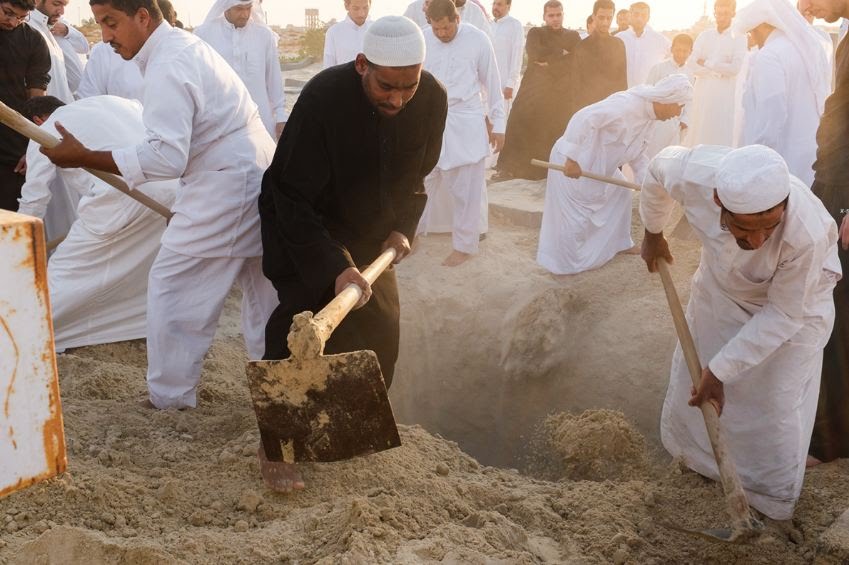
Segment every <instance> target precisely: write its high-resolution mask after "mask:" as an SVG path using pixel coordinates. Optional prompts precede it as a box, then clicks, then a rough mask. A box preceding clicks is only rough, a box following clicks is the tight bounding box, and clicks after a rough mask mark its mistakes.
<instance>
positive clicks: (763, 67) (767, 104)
mask: <svg viewBox="0 0 849 565" xmlns="http://www.w3.org/2000/svg"><path fill="white" fill-rule="evenodd" d="M733 29H734V30H735V31H736V32H738V33H740V34H744V33H747V32H748V33H749V34H750V36H751V37H752V39H754V40H755V42H756V44H757V45H758V47H759V48H760V50H759V51H758V55H757V57H754V58H753V60H752V62H751V65H750V66H749V73H748V78H747V80H746V86H745V90H744V91H743V127H742V130H741V137H740V145H756V144H757V145H766V146H767V147H771V148H772V149H775V150H776V151H777V152H778V154H779V155H781V156H782V157H784V160H785V161H786V162H787V167H788V168H789V169H790V173H791V174H793V175H794V176H796V177H798V178H799V179H801V180H802V181H803V182H804V183H805V184H807V185H808V186H810V185H811V184H813V182H814V170H813V164H814V161H815V160H816V157H817V127H818V126H819V123H820V117H821V116H822V112H823V108H824V107H825V99H826V98H827V97H828V95H829V93H830V91H831V69H830V68H829V66H828V60H827V58H826V54H825V51H824V50H823V48H822V43H821V42H820V38H819V36H818V35H817V33H816V32H815V31H814V28H813V27H811V26H810V24H808V22H806V21H805V19H804V18H803V17H802V14H800V13H799V11H798V10H797V9H796V8H794V7H793V6H792V5H791V4H789V3H788V2H787V1H786V0H755V1H754V2H753V3H751V4H749V5H747V6H746V7H745V8H743V9H741V10H740V12H739V13H738V14H737V17H736V18H734V25H733Z"/></svg>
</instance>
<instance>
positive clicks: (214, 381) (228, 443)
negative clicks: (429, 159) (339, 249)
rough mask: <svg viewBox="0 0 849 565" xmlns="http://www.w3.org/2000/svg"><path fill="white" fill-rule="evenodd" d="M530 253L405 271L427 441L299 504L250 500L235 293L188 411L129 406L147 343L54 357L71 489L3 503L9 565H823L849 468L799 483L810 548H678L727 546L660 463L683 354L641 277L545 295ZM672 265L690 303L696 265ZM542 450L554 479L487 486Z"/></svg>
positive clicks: (432, 259)
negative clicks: (660, 428)
mask: <svg viewBox="0 0 849 565" xmlns="http://www.w3.org/2000/svg"><path fill="white" fill-rule="evenodd" d="M535 245H536V232H535V231H532V230H528V229H524V228H516V227H511V226H508V225H501V224H495V225H493V228H492V230H491V231H490V234H489V237H488V238H487V240H486V242H485V245H484V248H483V253H482V255H481V256H480V257H478V258H476V259H475V260H473V261H470V262H469V263H467V264H465V265H463V266H461V267H459V268H457V269H454V270H449V269H444V268H441V267H439V262H440V261H441V260H442V258H443V257H444V256H445V255H447V253H448V251H449V247H450V239H449V238H446V237H429V238H426V239H425V240H424V241H423V242H422V245H421V248H420V250H419V252H418V253H417V254H416V255H415V256H413V257H412V258H411V259H410V260H409V261H408V262H405V263H404V264H402V265H401V267H400V269H399V280H400V285H401V295H402V345H401V359H400V361H399V366H398V369H397V371H396V378H395V384H394V385H393V389H392V392H391V397H392V401H393V406H394V407H395V410H396V413H397V414H398V416H399V418H400V420H401V421H402V422H406V423H409V424H414V423H415V424H422V427H419V426H415V425H412V426H402V429H401V436H402V441H403V443H404V445H403V446H402V447H400V448H398V449H395V450H391V451H388V452H384V453H380V454H377V455H374V456H371V457H368V458H361V459H356V460H352V461H348V462H343V463H337V464H329V465H308V466H304V468H303V471H304V475H305V480H306V482H307V485H308V490H306V491H305V492H301V493H298V494H295V495H291V496H285V495H281V494H277V493H274V492H271V491H268V490H267V489H265V488H264V486H263V484H262V482H261V480H260V478H259V471H258V466H257V461H256V456H255V453H256V449H257V447H258V432H257V430H256V422H255V419H254V415H253V411H252V408H251V405H250V399H249V394H248V389H247V384H246V382H245V374H244V364H245V361H246V359H245V353H244V347H243V345H242V343H241V340H240V339H239V337H238V302H239V296H238V293H233V295H232V296H231V297H230V300H229V301H228V303H227V304H226V305H225V309H224V317H223V319H222V326H221V328H220V331H219V335H218V336H217V337H216V340H215V342H214V344H213V348H212V350H211V351H210V354H209V356H208V358H207V359H206V360H205V362H204V371H203V377H202V384H201V388H200V391H199V407H198V408H197V409H196V410H191V411H185V412H177V411H164V412H163V411H150V410H148V409H145V408H142V407H141V406H140V405H139V404H138V401H139V400H141V399H142V398H143V397H144V395H145V383H144V375H145V365H146V360H145V350H144V344H143V343H140V342H130V343H121V344H111V345H103V346H97V347H89V348H82V349H77V350H74V351H71V352H69V353H68V354H66V355H64V356H62V357H60V360H59V370H60V379H61V388H62V400H63V409H64V415H65V423H66V432H67V436H68V444H69V472H68V473H67V474H65V475H64V476H62V477H60V478H58V479H55V480H52V481H49V482H47V483H43V484H40V485H37V486H35V487H33V488H30V489H27V490H25V491H23V492H20V493H16V494H14V495H11V496H9V497H7V498H4V499H2V500H0V564H3V565H5V564H7V563H10V564H12V563H14V564H18V563H21V564H24V563H25V564H29V563H62V564H65V563H72V564H74V563H78V564H83V563H84V564H86V565H98V564H101V563H103V564H106V563H108V564H112V563H126V564H134V565H140V564H144V565H146V564H152V563H157V564H158V563H181V562H182V563H193V564H195V563H197V564H207V563H209V564H212V563H251V564H265V563H322V564H331V563H332V564H336V563H351V564H360V563H402V564H406V563H457V564H460V563H462V564H466V563H471V564H477V563H480V564H483V563H486V564H490V563H496V564H497V563H503V564H514V563H519V564H522V563H582V564H583V563H617V564H622V563H628V564H640V565H645V564H652V563H654V564H658V565H659V564H661V563H716V564H720V563H722V564H726V563H746V564H749V563H763V564H770V565H773V564H783V563H792V564H795V563H810V562H812V561H813V559H814V556H815V552H816V548H817V547H818V545H817V544H818V543H819V542H818V540H819V537H820V536H821V534H822V533H823V532H824V531H826V529H827V528H829V527H830V526H831V525H832V524H833V523H834V522H835V520H836V519H837V517H838V516H839V515H840V514H841V513H842V512H843V510H844V509H845V508H846V507H847V506H849V461H840V462H836V463H832V464H829V465H824V466H821V467H818V468H816V469H814V470H813V471H811V472H809V473H808V475H807V477H806V484H805V489H804V491H803V493H802V498H801V500H800V503H799V506H798V508H797V513H796V516H797V521H798V526H799V528H800V530H801V531H802V533H803V534H804V535H805V542H804V543H803V544H801V545H796V544H793V543H790V542H788V541H786V540H784V539H782V538H781V537H780V536H779V535H777V534H769V535H767V536H764V537H763V538H762V539H761V540H759V541H758V542H757V543H756V544H753V545H747V546H739V547H738V546H717V545H713V544H711V543H709V542H707V541H704V540H702V539H699V538H694V537H690V536H688V535H686V534H682V533H680V532H677V531H673V530H669V529H667V528H665V527H664V525H663V524H667V523H673V524H677V525H679V526H682V527H686V528H706V527H721V526H723V525H726V524H725V510H724V507H723V503H722V500H721V498H722V497H721V490H720V488H719V486H718V485H716V484H715V483H713V482H710V481H707V480H705V479H703V478H701V477H699V476H698V475H695V474H693V473H691V472H689V471H686V470H683V469H682V468H681V467H680V466H678V465H677V464H674V463H673V464H670V463H668V462H667V461H666V459H665V458H663V457H662V454H661V455H660V456H659V455H657V453H656V452H655V450H656V448H657V443H656V440H655V439H654V438H655V437H656V429H657V423H658V418H659V412H660V406H661V403H662V400H663V393H664V390H665V387H666V381H667V378H668V370H669V365H668V364H669V359H670V358H671V353H672V349H673V347H674V344H675V339H674V334H673V331H672V328H671V322H670V320H669V314H668V312H667V311H666V305H665V302H664V298H663V291H662V289H661V287H660V283H659V281H657V280H656V279H655V278H652V277H648V276H647V275H645V274H644V272H643V271H644V267H643V266H642V264H641V263H640V262H639V259H638V258H636V257H631V256H628V257H625V256H622V257H617V258H616V259H615V260H614V261H613V262H611V263H610V264H609V265H607V266H606V267H605V268H604V269H600V270H598V271H593V272H590V273H586V274H584V275H581V276H577V277H567V278H556V277H551V276H549V275H547V274H546V273H545V272H543V271H542V270H541V269H539V268H538V267H536V266H535V264H534V259H533V258H534V252H535ZM673 252H675V253H676V254H677V259H678V261H677V264H676V267H675V276H676V277H677V280H678V282H679V288H680V289H681V290H682V291H683V290H684V289H685V288H686V286H685V282H686V280H687V279H688V277H689V275H690V274H691V273H692V270H693V269H694V268H695V263H696V261H697V260H698V250H697V249H696V248H695V247H692V246H690V247H686V246H684V245H679V244H673ZM588 409H592V410H591V411H587V412H585V411H586V410H588ZM610 410H621V412H618V413H614V412H611V411H610ZM548 414H551V416H550V417H548V419H547V420H546V415H548ZM543 420H545V424H544V425H543V427H542V429H543V430H545V431H546V432H547V435H546V434H543V435H542V436H537V437H538V438H539V437H542V438H543V439H544V445H540V443H539V441H535V442H533V441H531V437H532V435H533V431H534V430H535V429H538V428H539V426H540V424H541V423H542V421H543ZM426 430H427V431H426ZM436 434H441V435H442V436H444V437H445V438H449V439H450V440H454V441H457V442H458V443H459V445H458V443H454V442H453V441H449V440H448V439H443V437H440V435H436ZM643 437H645V440H643ZM461 447H462V449H461ZM534 448H536V451H537V452H538V453H539V454H540V457H541V460H544V461H547V462H548V463H549V466H548V467H545V468H544V470H547V471H548V472H550V474H548V475H545V474H544V473H543V472H539V473H536V475H535V476H528V475H523V474H520V473H519V472H518V471H513V470H509V469H507V468H496V467H492V466H487V465H489V464H492V463H498V464H499V466H503V467H518V466H520V462H522V461H523V460H524V456H525V455H527V453H528V452H529V451H531V450H532V449H534ZM468 453H471V455H469V454H468ZM479 461H481V462H482V463H480V462H479ZM0 464H2V462H0ZM539 477H545V478H547V479H548V480H542V479H541V478H539Z"/></svg>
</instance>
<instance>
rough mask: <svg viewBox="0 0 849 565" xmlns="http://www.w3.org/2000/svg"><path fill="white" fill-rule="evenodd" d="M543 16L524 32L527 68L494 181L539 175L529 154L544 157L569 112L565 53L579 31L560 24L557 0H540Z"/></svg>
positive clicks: (560, 8)
mask: <svg viewBox="0 0 849 565" xmlns="http://www.w3.org/2000/svg"><path fill="white" fill-rule="evenodd" d="M543 20H544V21H545V25H544V26H541V27H535V28H532V29H531V30H530V31H528V38H527V40H526V41H525V50H526V51H527V54H528V68H527V69H526V70H525V74H524V75H523V76H522V83H521V86H520V87H519V92H518V93H517V95H516V100H515V102H513V107H512V108H511V109H510V116H509V118H508V120H507V131H506V133H505V139H504V149H502V150H501V153H500V155H499V156H498V165H497V169H498V173H497V174H496V175H495V176H494V177H493V180H495V181H501V180H509V179H512V178H524V179H530V180H538V179H542V178H545V175H546V170H545V169H542V168H540V167H534V166H532V165H531V159H541V160H543V161H545V160H547V159H548V155H549V153H551V146H552V145H554V142H555V141H556V140H557V138H558V137H560V136H561V135H563V130H564V129H566V124H567V123H568V121H569V118H570V117H571V115H572V103H571V92H572V84H571V81H572V54H571V53H572V51H574V49H575V46H576V45H578V43H580V41H581V36H580V35H579V34H578V32H577V31H573V30H570V29H564V28H563V5H562V4H561V3H560V2H559V0H549V1H548V2H546V3H545V5H544V6H543Z"/></svg>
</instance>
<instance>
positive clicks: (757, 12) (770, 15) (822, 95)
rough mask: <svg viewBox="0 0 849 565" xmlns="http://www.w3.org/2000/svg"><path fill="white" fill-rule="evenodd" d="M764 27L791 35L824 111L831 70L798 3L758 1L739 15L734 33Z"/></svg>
mask: <svg viewBox="0 0 849 565" xmlns="http://www.w3.org/2000/svg"><path fill="white" fill-rule="evenodd" d="M761 24H769V25H771V26H772V27H774V28H775V29H778V30H780V31H782V32H783V33H784V34H785V35H787V39H789V40H790V43H792V44H793V47H795V48H796V51H798V53H799V56H800V57H801V58H802V62H803V63H804V67H805V72H806V73H807V76H808V82H807V84H808V86H810V88H811V89H812V90H813V92H814V96H815V97H816V100H817V106H818V107H819V108H820V109H821V108H822V107H823V105H824V104H825V99H826V98H828V96H829V94H830V93H831V67H830V66H829V63H828V54H827V53H826V50H825V48H824V47H823V42H822V40H821V38H820V36H819V35H818V34H817V32H816V30H814V28H813V26H812V25H811V24H809V23H808V22H807V20H805V18H804V17H803V16H802V14H801V13H799V10H797V9H796V7H795V3H794V4H791V3H790V2H788V1H787V0H754V2H752V3H751V4H749V5H748V6H746V7H744V8H741V9H740V10H738V11H737V15H736V16H735V17H734V23H733V24H732V31H734V32H735V33H737V34H741V35H742V34H746V33H748V32H749V31H751V30H753V29H755V28H756V27H758V26H759V25H761ZM829 47H830V46H829Z"/></svg>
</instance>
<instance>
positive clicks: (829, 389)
mask: <svg viewBox="0 0 849 565" xmlns="http://www.w3.org/2000/svg"><path fill="white" fill-rule="evenodd" d="M836 64H837V81H836V84H837V86H836V88H835V90H834V93H833V94H832V95H831V96H830V97H829V98H828V100H826V102H825V111H824V112H823V115H822V118H821V121H820V127H819V130H818V131H817V160H816V162H815V163H814V171H815V176H814V185H813V191H814V194H816V195H817V196H819V197H820V199H821V200H822V201H823V204H824V205H825V207H826V208H827V209H828V211H829V213H830V214H831V215H832V216H833V217H834V220H835V221H836V222H837V225H838V226H839V225H840V224H841V222H842V221H843V218H844V216H846V213H847V212H849V43H847V40H846V39H845V38H844V39H843V41H841V42H840V46H839V47H838V48H837V55H836ZM837 255H838V257H839V258H840V266H841V267H842V268H843V278H842V279H841V280H840V281H839V282H838V283H837V286H836V287H835V288H834V307H835V310H836V317H835V320H834V330H833V331H832V334H831V338H830V339H829V341H828V344H826V346H825V350H824V351H823V361H822V382H821V384H820V396H819V405H818V406H817V417H816V421H815V423H814V433H813V437H812V438H811V448H810V453H811V455H813V456H814V457H816V458H817V459H820V460H821V461H831V460H833V459H836V458H838V457H849V252H847V251H845V250H844V249H843V247H842V246H840V245H838V252H837Z"/></svg>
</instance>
